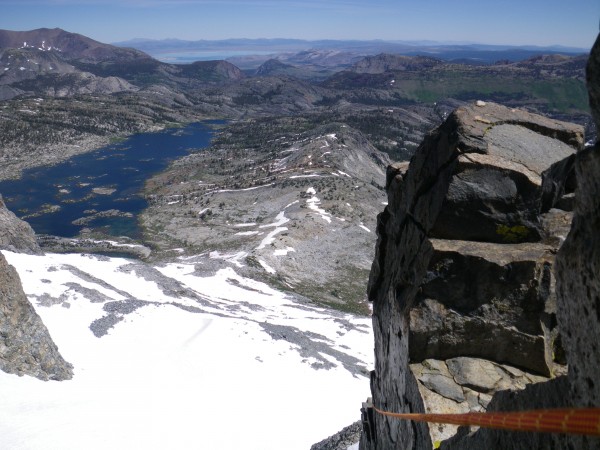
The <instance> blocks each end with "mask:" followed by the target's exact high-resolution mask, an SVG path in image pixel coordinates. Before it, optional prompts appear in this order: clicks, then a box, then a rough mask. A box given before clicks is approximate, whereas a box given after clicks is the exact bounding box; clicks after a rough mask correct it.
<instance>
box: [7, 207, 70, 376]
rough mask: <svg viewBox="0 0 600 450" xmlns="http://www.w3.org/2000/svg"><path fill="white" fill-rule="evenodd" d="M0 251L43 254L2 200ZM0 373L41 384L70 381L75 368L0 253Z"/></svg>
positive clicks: (30, 233)
mask: <svg viewBox="0 0 600 450" xmlns="http://www.w3.org/2000/svg"><path fill="white" fill-rule="evenodd" d="M0 249H3V250H10V251H13V252H19V253H30V254H41V253H42V251H41V249H40V247H39V246H38V244H37V241H36V238H35V234H34V232H33V230H32V229H31V227H30V226H29V224H27V223H26V222H23V221H22V220H20V219H18V218H17V217H16V216H15V215H14V214H13V213H12V212H11V211H9V210H8V209H6V206H4V202H3V201H2V197H1V196H0ZM0 370H3V371H4V372H8V373H14V374H17V375H31V376H33V377H36V378H39V379H41V380H68V379H70V378H71V377H72V376H73V368H72V366H71V365H70V364H69V363H68V362H66V361H65V360H64V359H63V358H62V356H61V355H60V353H59V352H58V348H57V347H56V344H54V342H53V341H52V338H51V337H50V334H49V333H48V330H47V328H46V327H45V325H44V324H43V322H42V319H41V318H40V316H38V314H37V313H36V312H35V310H34V308H33V306H32V305H31V303H29V300H28V299H27V297H26V296H25V293H24V292H23V287H22V286H21V280H20V279H19V275H18V274H17V272H16V271H15V269H14V268H13V267H12V266H11V265H9V264H8V263H7V262H6V259H5V258H4V255H2V254H1V253H0Z"/></svg>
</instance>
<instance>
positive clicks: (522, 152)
mask: <svg viewBox="0 0 600 450" xmlns="http://www.w3.org/2000/svg"><path fill="white" fill-rule="evenodd" d="M482 103H483V102H480V103H479V104H480V105H481V104H482ZM447 124H448V126H453V127H455V134H453V135H451V138H454V139H455V140H456V141H455V142H449V144H451V145H452V146H455V147H456V153H455V154H454V155H453V159H451V160H450V161H448V164H449V169H450V166H451V168H452V172H453V173H452V178H451V181H450V185H449V187H448V191H447V193H446V195H445V198H444V202H443V204H442V208H441V210H440V213H439V215H438V217H437V219H436V221H435V224H434V226H433V229H432V230H431V232H430V236H432V237H438V238H443V239H462V240H472V241H484V242H499V243H512V242H535V241H538V240H540V239H541V238H542V230H541V225H540V223H539V214H540V212H541V211H542V209H544V207H545V208H548V207H549V206H551V204H552V199H555V198H559V197H560V196H561V195H562V193H563V192H562V191H564V189H565V186H566V185H567V177H568V176H569V174H570V170H571V169H572V164H573V158H572V156H573V155H574V154H575V152H576V151H577V150H578V149H580V148H582V147H583V129H582V128H581V127H580V126H578V125H573V124H567V123H564V122H558V121H555V120H551V119H546V118H544V117H541V116H537V115H534V114H530V113H528V112H525V111H521V110H516V109H509V108H505V107H503V106H500V105H496V104H485V105H483V106H477V105H472V106H467V107H463V108H459V109H458V110H456V112H455V113H454V115H453V117H450V118H449V119H448V122H447ZM426 143H427V141H425V142H424V144H423V145H426ZM555 165H558V166H557V167H555ZM561 169H562V170H561ZM557 191H558V192H557ZM548 197H550V202H549V200H548Z"/></svg>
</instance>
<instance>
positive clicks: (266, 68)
mask: <svg viewBox="0 0 600 450" xmlns="http://www.w3.org/2000/svg"><path fill="white" fill-rule="evenodd" d="M293 67H294V66H292V65H290V64H285V63H282V62H281V61H279V60H278V59H274V58H272V59H269V60H267V61H265V62H264V63H263V64H261V66H260V67H259V68H258V69H256V75H258V76H268V75H272V74H274V73H277V72H281V71H285V70H287V69H292V68H293Z"/></svg>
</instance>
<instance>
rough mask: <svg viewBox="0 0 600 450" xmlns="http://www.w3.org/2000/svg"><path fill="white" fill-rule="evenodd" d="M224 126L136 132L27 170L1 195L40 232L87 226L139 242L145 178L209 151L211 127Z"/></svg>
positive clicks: (70, 232) (69, 232) (72, 231)
mask: <svg viewBox="0 0 600 450" xmlns="http://www.w3.org/2000/svg"><path fill="white" fill-rule="evenodd" d="M223 123H224V122H223V121H209V122H202V123H194V124H191V125H188V126H186V127H184V128H173V129H168V130H163V131H160V132H158V133H142V134H136V135H134V136H131V137H130V138H128V139H127V140H125V141H123V142H120V143H118V144H111V145H108V146H106V147H102V148H100V149H98V150H95V151H93V152H90V153H86V154H83V155H78V156H74V157H72V158H71V159H69V160H68V161H66V162H64V163H61V164H57V165H55V166H51V167H39V168H34V169H29V170H26V171H25V172H24V173H23V176H22V178H20V179H18V180H8V181H2V182H0V194H2V196H3V197H4V201H5V202H6V205H7V206H8V208H9V209H11V210H12V211H13V212H14V213H15V214H16V215H17V216H19V217H21V218H23V219H24V220H26V221H27V222H29V223H30V224H31V226H32V227H33V229H34V230H35V231H36V233H38V234H51V235H55V236H63V237H73V236H76V235H77V234H79V232H80V231H81V230H82V229H83V228H90V229H93V230H98V231H102V232H103V233H105V234H108V235H112V236H129V237H132V238H138V237H139V229H138V227H137V215H138V213H139V212H141V211H142V210H143V209H144V208H145V207H146V206H147V203H146V201H145V199H144V198H143V196H142V195H141V190H142V189H143V187H144V183H145V182H146V180H147V179H148V178H150V177H151V176H152V175H154V174H156V173H158V172H160V171H162V170H164V169H165V168H166V167H167V166H168V164H169V163H170V162H171V161H173V160H174V159H176V158H180V157H182V156H185V155H188V154H189V153H190V152H191V151H193V150H199V149H203V148H205V147H207V146H208V145H209V144H210V141H211V138H212V136H213V133H214V130H213V129H212V128H211V125H219V124H223ZM107 211H108V212H107Z"/></svg>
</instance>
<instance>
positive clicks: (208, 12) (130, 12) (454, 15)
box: [0, 0, 600, 48]
mask: <svg viewBox="0 0 600 450" xmlns="http://www.w3.org/2000/svg"><path fill="white" fill-rule="evenodd" d="M599 21H600V0H490V1H487V0H360V1H359V0H221V1H218V0H171V1H168V0H107V1H101V0H46V1H41V0H0V29H8V30H31V29H34V28H41V27H47V28H55V27H59V28H63V29H65V30H67V31H71V32H76V33H81V34H84V35H87V36H89V37H92V38H94V39H97V40H99V41H102V42H116V41H121V40H127V39H131V38H136V37H145V38H154V39H162V38H180V39H224V38H240V37H245V38H261V37H262V38H272V37H286V38H288V37H289V38H301V39H324V38H325V39H384V40H435V41H459V42H464V41H468V42H479V43H486V44H524V45H525V44H528V45H554V44H558V45H565V46H575V47H582V48H590V47H591V46H592V44H593V41H594V40H595V38H596V36H597V34H598V24H599Z"/></svg>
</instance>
